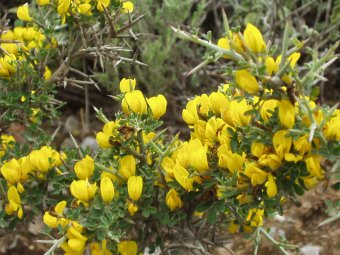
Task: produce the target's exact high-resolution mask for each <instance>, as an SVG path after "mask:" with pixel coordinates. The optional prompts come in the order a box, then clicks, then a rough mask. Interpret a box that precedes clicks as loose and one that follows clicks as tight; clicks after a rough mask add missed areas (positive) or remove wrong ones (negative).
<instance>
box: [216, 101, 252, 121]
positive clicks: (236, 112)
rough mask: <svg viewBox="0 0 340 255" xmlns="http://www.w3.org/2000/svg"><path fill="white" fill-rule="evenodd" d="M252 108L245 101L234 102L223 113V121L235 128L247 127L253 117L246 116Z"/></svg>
mask: <svg viewBox="0 0 340 255" xmlns="http://www.w3.org/2000/svg"><path fill="white" fill-rule="evenodd" d="M251 109H252V107H251V106H250V105H249V104H248V103H247V101H246V100H245V99H242V100H241V101H237V100H232V101H231V102H230V104H229V106H227V107H226V108H224V109H223V110H222V111H221V113H222V114H221V117H222V119H223V120H224V121H225V122H227V123H228V124H229V125H231V126H233V127H239V126H247V125H248V124H249V122H250V120H251V115H248V114H245V113H246V112H247V111H249V110H251Z"/></svg>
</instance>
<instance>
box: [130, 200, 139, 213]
mask: <svg viewBox="0 0 340 255" xmlns="http://www.w3.org/2000/svg"><path fill="white" fill-rule="evenodd" d="M127 208H128V211H129V213H130V215H131V216H133V215H134V214H135V213H136V212H137V211H138V206H137V205H136V204H134V203H132V202H130V201H129V202H128V203H127Z"/></svg>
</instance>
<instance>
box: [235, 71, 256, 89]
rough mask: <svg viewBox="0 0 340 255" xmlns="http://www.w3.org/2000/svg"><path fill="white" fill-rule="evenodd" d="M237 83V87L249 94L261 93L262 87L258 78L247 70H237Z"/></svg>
mask: <svg viewBox="0 0 340 255" xmlns="http://www.w3.org/2000/svg"><path fill="white" fill-rule="evenodd" d="M235 79H236V83H237V85H238V86H239V87H240V88H241V89H243V90H245V91H246V92H248V93H249V94H254V93H257V92H259V90H260V86H259V84H258V82H257V80H256V78H255V77H254V76H253V75H252V74H251V73H250V72H249V71H247V70H245V69H243V70H237V71H236V76H235Z"/></svg>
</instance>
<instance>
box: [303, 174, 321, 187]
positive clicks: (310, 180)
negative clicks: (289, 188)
mask: <svg viewBox="0 0 340 255" xmlns="http://www.w3.org/2000/svg"><path fill="white" fill-rule="evenodd" d="M303 183H304V184H305V186H306V188H307V189H311V188H314V187H315V186H316V185H318V184H319V183H320V179H319V178H317V177H315V176H308V177H305V178H303Z"/></svg>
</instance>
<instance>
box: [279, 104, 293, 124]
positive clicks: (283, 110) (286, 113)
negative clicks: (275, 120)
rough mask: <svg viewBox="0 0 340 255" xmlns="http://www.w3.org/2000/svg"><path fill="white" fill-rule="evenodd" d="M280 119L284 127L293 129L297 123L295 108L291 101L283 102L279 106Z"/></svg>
mask: <svg viewBox="0 0 340 255" xmlns="http://www.w3.org/2000/svg"><path fill="white" fill-rule="evenodd" d="M279 119H280V123H281V125H282V126H284V127H285V128H292V127H293V126H294V123H295V107H294V105H293V104H292V103H291V102H290V101H289V100H286V99H284V100H282V101H281V102H280V106H279Z"/></svg>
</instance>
